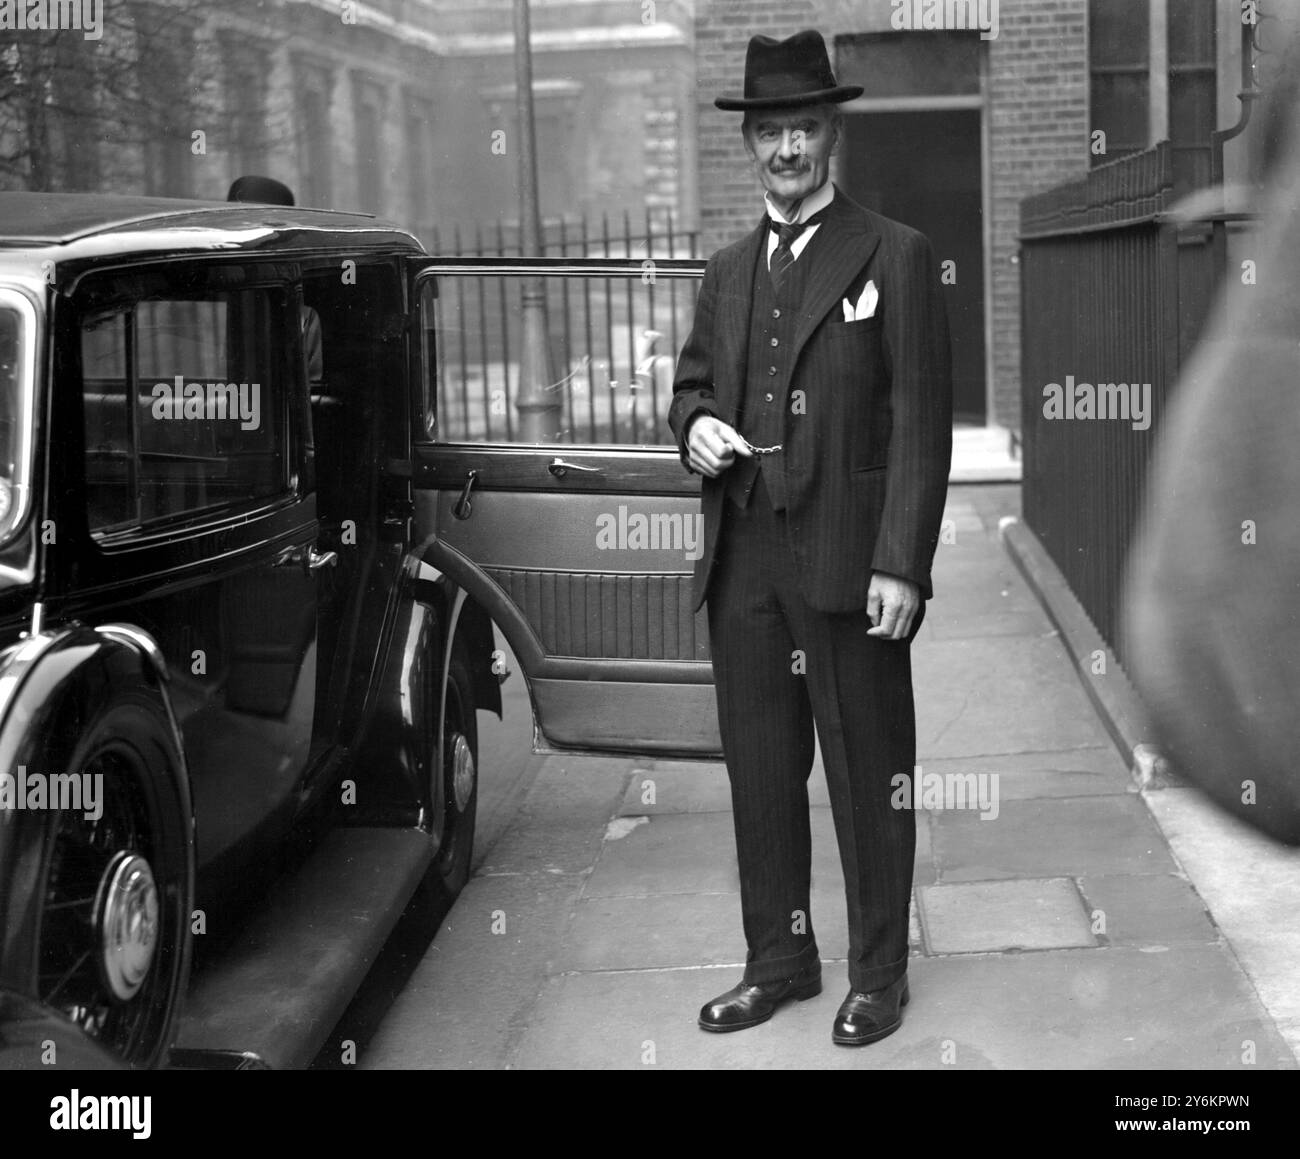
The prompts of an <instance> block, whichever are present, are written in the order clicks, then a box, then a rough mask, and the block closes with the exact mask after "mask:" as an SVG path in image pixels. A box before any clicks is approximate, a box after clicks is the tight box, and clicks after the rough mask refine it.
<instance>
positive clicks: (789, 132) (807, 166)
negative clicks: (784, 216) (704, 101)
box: [744, 105, 840, 208]
mask: <svg viewBox="0 0 1300 1159" xmlns="http://www.w3.org/2000/svg"><path fill="white" fill-rule="evenodd" d="M744 133H745V148H746V149H747V150H748V151H749V155H750V156H751V157H752V158H753V159H754V166H755V168H756V169H757V170H758V178H759V180H760V181H761V182H762V183H763V188H764V189H766V190H767V191H768V192H769V193H770V194H771V195H772V200H773V201H775V202H776V203H777V206H778V208H784V207H786V206H789V205H793V204H794V203H795V202H796V201H802V200H803V198H805V197H807V196H808V195H809V194H810V193H815V192H816V191H817V190H818V189H820V188H821V187H822V186H823V185H824V184H825V183H826V177H827V175H828V174H829V172H830V166H831V154H832V153H833V152H834V151H835V149H836V148H837V146H838V145H839V140H840V126H839V118H838V117H837V116H836V109H835V108H834V106H832V105H813V106H811V107H809V108H803V109H762V110H760V111H758V112H755V113H751V114H750V115H749V117H748V118H747V119H746V122H745V128H744Z"/></svg>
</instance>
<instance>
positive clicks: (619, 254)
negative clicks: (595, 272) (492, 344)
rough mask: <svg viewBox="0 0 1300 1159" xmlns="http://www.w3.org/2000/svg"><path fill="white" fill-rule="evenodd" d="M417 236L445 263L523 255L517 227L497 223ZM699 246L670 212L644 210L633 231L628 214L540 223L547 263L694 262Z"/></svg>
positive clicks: (696, 235) (435, 229)
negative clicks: (589, 260) (583, 259)
mask: <svg viewBox="0 0 1300 1159" xmlns="http://www.w3.org/2000/svg"><path fill="white" fill-rule="evenodd" d="M415 232H416V233H417V234H418V235H419V237H420V239H421V240H422V241H423V242H424V243H425V246H426V248H427V249H428V251H429V252H430V253H432V254H439V255H446V256H447V257H485V256H489V255H491V256H496V257H515V256H518V255H519V254H520V253H522V252H523V251H522V248H521V241H520V231H519V227H518V224H517V223H506V222H504V221H501V220H500V219H498V220H497V221H495V222H491V223H484V222H476V223H475V224H474V225H473V227H472V228H471V227H469V226H466V227H465V228H464V229H462V228H461V227H460V226H459V225H454V226H452V227H451V228H450V229H448V228H446V227H442V226H438V225H436V224H434V225H429V226H427V227H424V228H417V229H416V231H415ZM699 245H700V231H699V230H697V229H683V228H682V223H681V221H680V220H678V219H677V218H675V217H674V215H673V213H672V211H671V210H664V211H663V212H658V213H657V212H654V211H652V210H650V209H648V208H647V209H646V210H645V211H644V214H643V216H642V220H641V221H640V222H638V223H636V227H635V228H634V226H633V221H632V215H631V213H630V212H628V211H624V212H623V213H622V214H620V215H618V216H617V217H615V218H614V219H612V220H611V218H610V216H609V214H608V213H605V214H602V215H601V217H600V221H599V222H596V221H593V220H592V219H590V218H588V217H586V216H583V217H581V218H579V219H577V220H564V219H560V220H551V221H543V222H542V254H543V255H544V256H546V257H587V258H597V257H604V258H647V257H648V258H693V257H697V256H698V252H699Z"/></svg>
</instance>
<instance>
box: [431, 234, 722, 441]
mask: <svg viewBox="0 0 1300 1159" xmlns="http://www.w3.org/2000/svg"><path fill="white" fill-rule="evenodd" d="M431 268H433V269H436V270H437V282H438V296H437V302H436V305H435V307H434V315H435V319H436V326H435V330H436V333H435V335H434V340H433V344H434V349H435V352H436V368H437V412H438V432H439V433H438V438H439V439H440V440H442V441H449V442H484V441H486V442H515V441H523V440H525V439H526V436H524V435H523V434H521V430H520V427H521V423H520V421H519V415H518V414H517V413H516V412H517V409H518V403H519V400H520V398H521V396H522V393H523V392H522V391H521V376H522V373H523V367H522V358H523V350H524V345H525V344H524V318H523V309H522V300H521V299H522V295H521V289H522V287H523V285H524V279H525V277H526V276H527V275H529V274H540V275H541V286H542V292H543V296H544V309H543V317H544V320H545V340H546V347H547V360H548V362H549V367H548V368H547V377H546V381H545V383H544V384H543V387H542V397H543V398H544V399H546V400H548V401H549V403H550V405H551V406H552V408H553V409H554V411H555V433H554V436H553V441H555V442H559V443H570V444H584V443H586V444H613V443H616V444H632V445H639V446H664V445H671V444H672V442H673V438H672V435H671V432H670V431H669V429H668V421H667V419H668V407H669V405H670V403H671V402H672V379H673V369H674V366H675V364H676V361H677V355H678V353H679V352H680V350H681V347H682V345H683V344H684V343H685V341H686V337H687V335H688V334H689V333H690V328H691V324H692V320H693V318H694V313H695V302H696V296H697V294H698V292H699V279H700V277H701V275H702V274H703V271H704V262H703V261H702V260H700V259H690V258H685V259H683V258H677V259H673V258H660V259H656V260H654V261H650V260H648V259H638V258H631V259H608V260H607V259H604V258H570V259H568V260H567V261H565V260H560V259H556V258H534V259H521V258H501V257H495V256H488V257H483V258H460V259H451V258H446V259H440V260H439V261H438V262H437V263H436V265H435V266H433V267H431ZM548 441H552V440H548Z"/></svg>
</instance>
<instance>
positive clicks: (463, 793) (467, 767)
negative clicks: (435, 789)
mask: <svg viewBox="0 0 1300 1159" xmlns="http://www.w3.org/2000/svg"><path fill="white" fill-rule="evenodd" d="M451 791H452V793H453V795H454V796H455V798H456V811H457V812H458V813H463V812H465V809H466V808H467V807H468V805H469V799H470V797H472V796H473V795H474V754H473V753H472V752H470V747H469V742H468V741H467V740H466V739H465V738H464V736H462V735H461V734H460V733H456V734H455V735H454V736H453V737H452V742H451Z"/></svg>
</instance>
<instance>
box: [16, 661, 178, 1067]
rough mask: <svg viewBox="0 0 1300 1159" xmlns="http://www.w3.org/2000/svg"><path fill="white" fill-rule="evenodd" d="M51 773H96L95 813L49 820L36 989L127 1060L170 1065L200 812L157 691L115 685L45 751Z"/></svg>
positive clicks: (73, 813)
mask: <svg viewBox="0 0 1300 1159" xmlns="http://www.w3.org/2000/svg"><path fill="white" fill-rule="evenodd" d="M45 751H46V754H47V770H46V771H49V772H58V773H71V774H74V775H75V774H88V775H90V776H96V775H98V776H100V777H102V780H101V781H100V782H99V784H100V786H101V791H100V793H99V816H98V817H91V816H87V813H90V812H93V810H81V811H77V810H61V811H58V812H55V813H52V814H51V815H50V818H49V821H48V830H47V833H46V838H45V841H44V859H43V865H42V870H41V875H40V888H39V890H38V892H37V894H36V896H37V898H38V899H39V903H38V904H39V909H38V912H37V913H36V914H35V929H36V939H35V941H36V972H37V978H36V985H35V987H34V988H33V990H34V993H35V994H36V996H37V997H38V998H39V999H40V1000H41V1001H42V1002H43V1003H44V1004H45V1005H46V1006H47V1007H50V1008H53V1009H55V1010H58V1011H60V1012H62V1013H63V1014H65V1015H66V1016H67V1017H68V1018H69V1019H70V1020H71V1021H73V1022H74V1023H76V1024H77V1025H78V1026H80V1027H81V1028H82V1029H83V1030H84V1031H85V1032H86V1033H87V1034H89V1035H90V1037H91V1038H93V1039H95V1040H96V1041H98V1042H99V1044H100V1045H102V1046H104V1047H106V1048H107V1049H108V1050H110V1051H111V1052H112V1053H113V1054H115V1055H116V1056H117V1057H119V1058H121V1059H122V1060H123V1061H124V1062H125V1063H126V1064H127V1065H129V1066H132V1067H153V1066H157V1065H160V1064H161V1063H164V1062H165V1061H166V1055H167V1051H168V1049H169V1047H170V1046H171V1043H172V1041H173V1039H174V1037H175V1033H176V1028H177V1019H178V1015H179V1011H180V1005H181V1002H182V1000H183V998H184V995H185V989H186V985H187V982H188V978H189V967H190V935H189V925H190V913H191V910H192V907H193V899H194V846H193V832H192V829H193V816H192V810H191V806H190V797H189V789H188V783H187V781H186V779H185V778H186V773H185V763H184V758H183V756H182V754H181V752H180V750H179V748H178V747H177V743H176V738H175V732H174V730H173V726H172V721H171V717H170V715H169V714H168V712H167V709H166V706H165V704H164V703H163V700H162V695H161V693H160V692H159V691H158V690H157V689H155V688H152V687H150V686H149V684H148V683H147V682H146V681H145V680H143V679H141V680H139V681H138V682H135V683H133V684H131V685H128V686H125V687H119V688H113V689H111V690H109V691H106V692H105V693H104V695H102V696H101V697H99V698H98V704H96V705H94V706H93V707H90V711H89V713H88V715H87V716H86V718H85V719H84V724H82V725H81V727H80V728H79V730H76V729H71V728H70V729H69V732H68V734H67V735H66V736H65V737H64V738H62V739H61V740H58V741H55V742H54V743H51V744H50V745H49V746H48V747H47V748H46V750H45Z"/></svg>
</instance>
